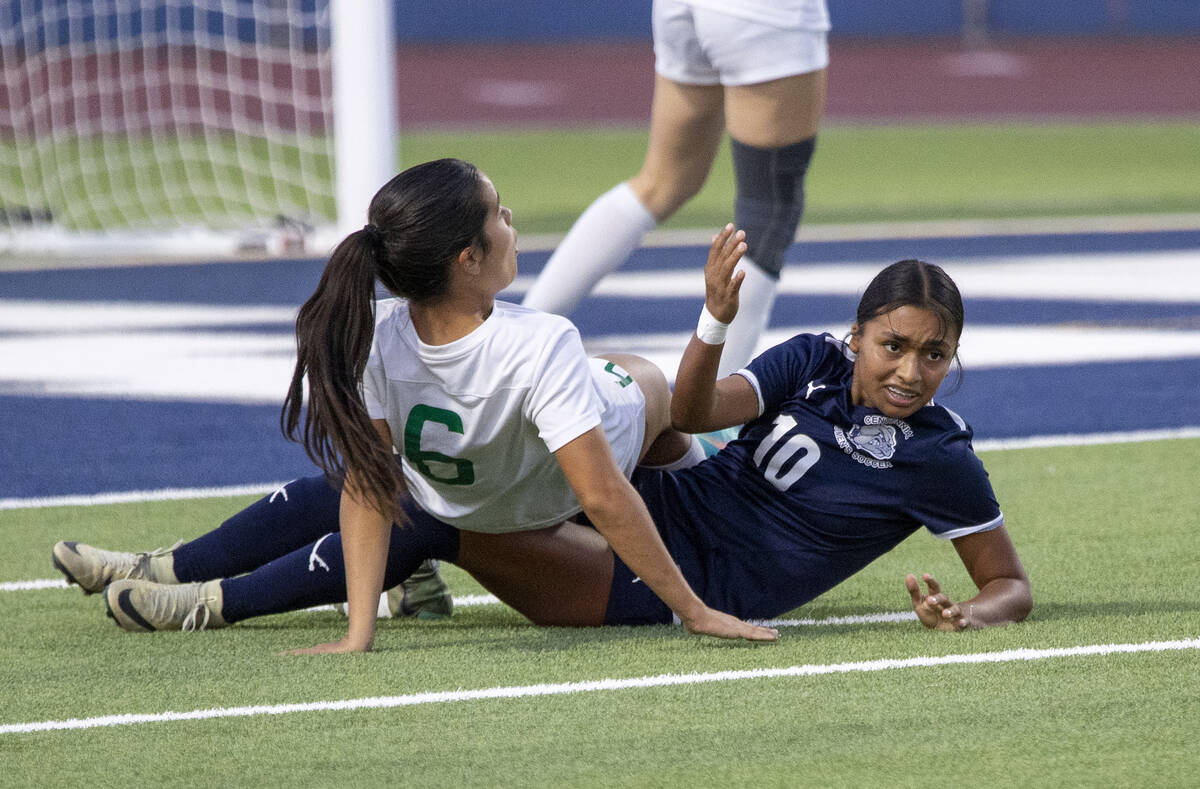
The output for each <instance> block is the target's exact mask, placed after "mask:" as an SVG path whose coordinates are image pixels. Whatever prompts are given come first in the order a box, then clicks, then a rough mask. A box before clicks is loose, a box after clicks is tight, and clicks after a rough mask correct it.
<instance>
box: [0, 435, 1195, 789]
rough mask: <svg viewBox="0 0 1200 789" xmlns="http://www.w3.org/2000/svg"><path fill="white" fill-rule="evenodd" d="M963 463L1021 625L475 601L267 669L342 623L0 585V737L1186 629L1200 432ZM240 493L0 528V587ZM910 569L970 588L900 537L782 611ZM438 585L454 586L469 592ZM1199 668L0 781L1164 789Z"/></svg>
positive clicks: (393, 731) (92, 761)
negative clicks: (578, 614)
mask: <svg viewBox="0 0 1200 789" xmlns="http://www.w3.org/2000/svg"><path fill="white" fill-rule="evenodd" d="M983 460H984V462H985V464H986V465H987V466H988V468H989V470H990V472H991V476H992V481H993V484H994V486H995V489H996V492H997V495H998V497H999V499H1000V501H1001V504H1002V506H1003V508H1004V510H1005V514H1006V517H1007V521H1008V525H1009V529H1010V531H1011V533H1012V536H1013V539H1014V541H1015V543H1016V545H1017V548H1018V550H1019V552H1020V554H1021V556H1022V558H1023V560H1024V562H1025V564H1026V566H1027V569H1028V571H1029V573H1030V576H1031V578H1032V580H1033V585H1034V593H1035V600H1036V605H1035V609H1034V612H1033V615H1032V616H1031V617H1030V619H1029V620H1028V621H1027V622H1025V623H1023V624H1020V625H1016V626H1011V627H1007V628H998V629H992V630H986V631H978V632H969V633H958V634H948V633H933V632H927V631H925V630H924V629H922V628H921V627H920V626H919V625H917V624H916V623H915V622H912V621H901V622H895V623H871V622H867V623H859V624H842V625H829V624H825V625H809V626H794V627H786V628H784V630H783V638H782V640H781V641H780V642H779V643H778V644H775V645H769V646H750V645H745V644H732V643H725V642H718V641H715V640H708V639H701V638H695V637H689V636H687V635H685V634H684V633H683V632H681V631H680V630H679V629H678V628H674V627H653V628H608V629H597V630H569V629H540V628H536V627H533V626H531V625H529V624H527V623H525V622H524V621H523V620H522V619H521V618H520V617H519V616H518V615H516V614H515V613H514V612H512V611H511V610H509V609H507V608H505V607H503V606H499V605H480V606H472V607H463V608H460V609H459V611H458V612H456V614H455V615H454V617H453V618H452V619H450V620H448V621H445V622H436V623H418V622H409V621H394V620H389V621H385V622H383V623H382V624H381V630H380V633H379V637H378V642H377V644H378V651H377V652H376V653H374V654H371V655H356V656H342V657H324V658H299V657H283V656H281V653H282V652H283V651H284V650H286V649H289V648H292V647H298V646H304V645H308V644H312V643H316V642H318V641H320V640H325V639H330V638H333V637H335V636H337V635H338V634H339V632H340V631H341V629H342V628H343V627H344V620H343V619H342V618H341V617H340V616H339V615H337V614H336V613H333V612H302V613H295V614H287V615H281V616H275V617H266V618H263V619H259V620H255V621H251V622H247V623H242V624H239V625H237V626H234V627H232V628H228V629H225V630H221V631H215V632H210V633H196V634H185V633H161V634H139V635H134V634H128V633H125V632H123V631H120V630H118V629H117V628H116V627H115V626H113V625H112V623H111V622H109V621H108V620H107V619H106V618H105V617H104V611H103V604H102V603H101V602H100V601H99V600H98V599H97V598H94V597H90V598H85V597H83V596H82V595H81V594H80V592H79V590H78V589H75V588H72V589H69V590H63V589H43V590H35V591H0V611H3V617H2V621H3V633H4V638H3V641H2V646H0V688H3V689H4V692H3V693H2V694H0V726H3V725H11V724H22V723H36V722H41V721H66V720H70V719H87V718H93V717H100V716H113V715H122V714H154V713H163V712H189V711H192V710H214V709H219V708H239V707H247V706H252V705H264V706H271V705H280V704H301V703H309V702H333V701H337V700H355V699H370V698H376V697H396V696H402V695H406V694H417V693H425V692H431V691H435V692H436V691H458V690H466V691H470V690H477V689H486V688H498V687H520V688H524V687H527V686H537V685H543V684H553V683H572V682H581V681H590V680H600V679H605V678H613V679H623V678H636V677H657V676H660V675H665V674H691V673H696V672H700V673H707V672H722V671H739V670H747V669H779V668H786V667H791V666H826V665H835V664H844V663H847V662H851V661H879V660H882V659H910V658H916V657H921V656H945V655H966V654H986V653H1000V652H1004V651H1007V650H1014V649H1019V648H1028V649H1035V650H1037V649H1051V648H1071V647H1079V646H1087V645H1097V644H1114V643H1115V644H1126V643H1142V642H1157V641H1171V640H1179V639H1195V638H1197V637H1198V636H1200V597H1198V596H1197V594H1196V590H1197V589H1200V562H1197V561H1196V550H1195V545H1196V539H1195V535H1196V529H1197V526H1200V520H1198V516H1197V513H1198V512H1200V493H1198V492H1197V488H1196V485H1195V469H1196V468H1197V465H1198V461H1200V440H1174V441H1162V442H1153V443H1133V444H1116V445H1105V446H1088V447H1063V448H1055V449H1037V450H1032V449H1028V450H1009V451H994V452H987V453H983ZM248 501H249V499H246V498H239V499H202V500H193V501H181V502H166V503H148V504H125V505H114V506H97V507H80V508H75V507H61V508H45V509H28V510H8V511H0V533H3V534H4V535H5V536H6V538H7V542H6V549H7V551H6V552H7V559H6V561H5V562H3V564H0V582H15V581H28V580H31V579H39V578H49V577H52V576H54V575H55V573H54V571H53V569H52V568H51V565H50V561H49V550H50V546H51V545H52V544H53V542H54V541H55V540H57V539H62V538H69V539H79V540H83V541H86V542H93V543H96V544H99V545H103V546H105V547H111V548H126V549H147V548H150V547H153V546H156V545H164V544H170V543H171V542H173V541H174V540H175V539H177V538H188V537H193V536H196V535H198V534H200V533H202V532H204V531H206V530H207V529H209V528H211V527H212V526H214V525H216V524H217V523H219V522H220V520H222V519H223V518H224V517H225V516H227V515H228V514H229V513H231V512H233V511H235V510H236V509H238V508H239V507H241V506H243V505H244V504H245V503H247V502H248ZM922 571H928V572H932V573H934V574H935V575H936V576H938V577H939V578H940V579H941V580H942V581H943V583H944V585H945V587H946V588H947V589H948V591H949V592H950V593H951V594H954V595H958V596H965V595H967V594H968V593H969V591H970V582H969V580H968V579H967V578H966V576H965V573H964V571H963V569H962V566H961V564H960V562H959V561H958V559H957V556H956V554H955V553H954V551H953V549H952V548H951V547H950V546H949V545H948V544H946V543H943V542H941V541H938V540H935V539H934V538H932V537H929V536H927V535H926V534H924V533H918V534H916V535H914V536H913V537H912V538H910V539H909V540H907V541H906V542H905V543H903V544H902V545H901V546H899V548H897V549H896V550H895V551H893V552H892V553H890V554H888V555H886V556H884V557H883V558H881V559H880V560H879V561H877V562H876V563H875V564H873V565H871V566H870V567H868V568H867V569H866V570H865V571H863V572H862V573H860V574H859V575H857V576H855V577H854V578H852V579H850V580H849V581H848V582H846V583H845V584H843V585H842V586H840V587H838V588H836V589H834V590H833V591H831V592H830V593H828V594H827V595H825V596H824V597H822V598H820V599H818V600H817V601H815V602H813V603H812V604H810V605H808V606H805V607H804V608H802V609H800V610H799V611H797V612H795V616H798V617H808V618H813V619H816V620H821V619H825V618H828V617H833V616H838V617H845V616H853V615H859V614H877V613H883V612H903V611H907V610H908V608H909V605H908V599H907V593H906V592H905V591H904V588H903V580H902V579H903V576H904V574H905V573H906V572H922ZM448 577H449V579H450V582H451V584H452V586H453V587H454V590H455V592H456V593H457V594H474V593H478V592H479V591H480V590H479V588H478V587H477V586H475V585H474V584H473V582H471V581H470V579H468V578H466V577H465V576H463V575H462V574H461V573H458V572H457V571H456V570H453V568H451V571H450V573H448ZM876 667H877V668H879V664H876ZM1198 675H1200V650H1197V649H1196V648H1190V649H1182V650H1173V651H1162V652H1144V653H1135V654H1111V655H1078V656H1051V657H1045V658H1044V659H1040V660H1006V661H1003V662H994V663H981V664H970V663H966V664H952V665H941V666H932V667H928V666H914V667H902V668H894V669H887V668H880V670H876V671H871V672H862V671H859V672H841V673H832V674H827V675H815V676H796V677H776V678H762V679H754V678H743V679H729V680H724V681H712V682H707V683H703V684H684V685H677V686H666V687H660V686H652V687H643V688H630V689H618V690H593V691H588V692H577V693H571V694H561V695H549V696H526V697H520V698H487V699H467V700H460V701H442V702H438V701H432V702H430V703H425V704H419V705H409V706H393V707H385V708H379V709H355V710H312V711H295V712H287V713H283V714H274V715H267V714H259V715H248V716H244V717H233V718H226V719H216V720H182V721H164V722H148V723H130V724H127V725H117V726H111V727H103V728H86V729H67V730H54V731H40V732H32V733H10V732H5V733H0V762H2V763H3V765H4V768H3V771H2V772H0V785H5V786H49V785H85V786H90V787H104V786H130V785H134V786H136V785H145V784H154V785H170V786H206V785H219V784H225V785H262V786H280V785H291V786H328V785H364V786H384V785H387V786H429V785H437V786H481V787H483V786H683V785H687V786H694V787H700V786H714V787H715V786H720V787H724V786H750V785H755V786H789V787H790V786H847V787H850V786H864V785H889V786H914V787H918V786H919V787H927V786H930V785H934V786H937V785H947V786H989V785H1003V786H1013V785H1015V786H1047V787H1049V786H1054V787H1061V786H1127V785H1144V786H1187V785H1195V781H1196V775H1197V774H1198V773H1200V755H1197V751H1196V749H1195V736H1196V733H1197V732H1198V731H1200V683H1198V682H1197V681H1196V677H1197V676H1198Z"/></svg>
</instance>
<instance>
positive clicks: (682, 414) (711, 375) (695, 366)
mask: <svg viewBox="0 0 1200 789" xmlns="http://www.w3.org/2000/svg"><path fill="white" fill-rule="evenodd" d="M722 348H724V346H723V345H709V344H708V343H706V342H703V341H702V340H700V339H699V338H698V337H696V336H695V335H693V336H692V339H691V342H689V343H688V345H687V348H686V349H685V350H684V352H683V358H682V359H680V361H679V371H678V372H677V373H676V375H675V390H674V393H673V394H672V395H671V423H672V426H673V427H674V428H675V429H676V430H682V431H684V432H686V433H703V432H706V431H708V430H715V429H717V428H716V427H714V426H713V418H712V416H713V412H714V411H715V410H716V404H717V388H716V380H717V367H718V366H719V365H720V363H721V350H722ZM721 427H725V425H721Z"/></svg>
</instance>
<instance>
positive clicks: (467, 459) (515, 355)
mask: <svg viewBox="0 0 1200 789" xmlns="http://www.w3.org/2000/svg"><path fill="white" fill-rule="evenodd" d="M617 370H619V368H617ZM610 377H611V378H612V379H613V383H614V386H617V387H618V388H619V389H620V390H621V391H620V392H617V393H615V397H616V399H617V400H621V399H624V401H625V402H624V404H623V405H624V406H627V405H628V403H630V402H634V401H633V400H630V398H636V403H637V404H638V405H639V406H640V404H641V403H642V402H643V401H642V400H641V393H640V390H638V388H637V385H636V384H633V383H632V382H631V381H630V380H629V379H628V378H626V377H624V376H623V374H621V375H619V374H618V373H617V372H615V371H614V372H612V374H611V375H610ZM606 389H607V387H606ZM363 398H364V402H365V403H366V406H367V412H368V413H369V414H370V416H371V418H372V419H385V420H387V423H388V427H389V428H391V432H392V441H393V442H394V444H395V449H396V451H397V452H398V453H399V454H400V456H401V459H402V466H403V469H404V479H405V481H406V482H407V484H408V488H409V491H410V492H411V493H412V495H413V497H414V498H415V499H416V501H417V503H419V504H420V505H421V507H422V508H423V509H425V510H426V511H427V512H429V513H430V514H431V515H433V516H434V517H436V518H439V519H440V520H443V521H445V522H446V523H449V524H451V525H452V526H456V527H458V528H461V529H466V530H470V531H483V532H508V531H521V530H526V529H535V528H540V527H542V526H547V525H551V524H554V523H559V522H561V521H563V520H566V519H567V518H569V517H570V516H572V515H574V514H576V513H578V512H579V511H580V509H581V508H580V505H579V501H578V499H577V498H576V497H575V494H574V492H573V491H572V490H571V488H570V486H569V485H568V483H567V480H566V477H565V476H564V475H563V473H562V470H561V468H560V467H559V465H558V462H557V461H556V460H555V458H554V456H553V454H552V453H553V452H555V451H557V450H558V449H559V448H561V447H562V446H563V445H564V444H566V443H568V442H569V441H571V440H572V439H575V438H578V437H579V436H580V435H582V434H583V433H585V432H587V431H588V430H591V429H592V428H594V427H596V426H597V425H600V424H601V423H602V419H603V420H604V421H605V422H606V424H605V427H606V428H608V431H607V432H608V433H609V439H610V443H612V444H613V449H614V454H615V455H616V456H617V459H618V463H621V464H622V465H624V466H625V471H626V473H627V474H628V473H630V472H631V471H632V466H633V463H635V462H636V459H637V451H638V449H640V446H641V441H642V433H643V432H644V424H643V422H642V418H643V417H642V416H641V409H640V408H638V409H632V410H637V411H638V418H637V419H635V420H631V419H628V418H626V419H625V422H624V424H621V425H619V426H614V425H611V424H607V423H608V422H611V421H613V420H611V419H607V418H605V417H606V414H605V412H606V409H607V410H608V411H613V410H616V409H614V408H612V407H611V406H612V405H613V404H612V403H610V402H609V401H610V400H612V399H613V398H612V397H610V396H609V394H608V393H607V392H605V391H599V390H598V388H597V384H596V383H594V382H593V377H592V372H591V369H590V367H589V363H588V359H587V356H586V355H585V353H584V350H583V343H582V342H581V340H580V338H579V332H578V330H577V329H576V328H575V326H574V325H573V324H572V323H571V322H570V321H568V320H567V319H566V318H562V317H560V316H557V315H548V314H546V313H542V312H538V311H536V310H532V309H528V308H525V307H520V306H517V305H515V304H509V303H507V302H501V301H497V302H495V307H494V309H493V310H492V314H491V315H490V316H488V318H487V320H485V321H484V322H483V324H482V325H481V326H480V327H479V328H477V329H475V330H474V331H472V332H471V333H470V334H468V335H467V336H466V337H462V338H461V339H458V340H455V341H454V342H452V343H449V344H446V345H438V346H431V345H426V344H425V343H423V342H421V340H420V338H419V337H417V333H416V331H415V330H414V329H413V326H412V321H411V319H410V317H409V312H408V304H407V303H406V302H404V301H403V300H399V299H391V300H386V301H381V302H379V306H378V308H377V314H376V327H375V341H374V344H373V346H372V348H371V356H370V360H369V361H368V363H367V370H366V373H365V375H364V379H363ZM624 410H625V412H626V413H628V412H629V411H630V410H631V409H629V408H627V407H625V408H624ZM635 422H636V424H633V423H635Z"/></svg>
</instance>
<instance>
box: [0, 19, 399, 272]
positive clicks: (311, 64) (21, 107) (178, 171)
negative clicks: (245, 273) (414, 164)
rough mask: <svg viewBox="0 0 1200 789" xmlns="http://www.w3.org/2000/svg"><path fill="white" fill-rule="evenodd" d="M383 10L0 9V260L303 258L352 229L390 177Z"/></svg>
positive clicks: (390, 106) (390, 104) (391, 111)
mask: <svg viewBox="0 0 1200 789" xmlns="http://www.w3.org/2000/svg"><path fill="white" fill-rule="evenodd" d="M390 2H391V0H138V1H137V2H134V1H133V0H13V1H12V2H6V3H3V4H0V8H3V9H4V10H3V11H0V14H3V17H2V18H0V64H2V67H3V72H4V78H3V84H0V251H5V250H7V251H8V252H10V253H21V252H28V253H33V254H39V253H40V254H45V253H56V252H60V253H73V252H84V253H102V252H105V251H108V252H111V253H113V254H120V253H122V252H127V253H138V252H142V253H145V254H163V255H168V254H174V253H178V254H183V255H187V256H197V255H223V254H236V253H238V252H251V253H259V254H261V253H264V252H265V253H282V252H296V251H298V250H304V249H305V248H307V249H308V250H309V251H313V250H314V247H315V245H319V244H323V243H327V242H328V241H329V240H330V239H331V238H335V237H336V234H337V233H338V232H339V231H340V230H342V229H344V228H346V227H348V226H353V225H354V224H355V223H357V224H359V225H361V224H362V223H363V222H364V221H365V213H366V201H367V200H369V198H370V196H371V194H372V193H373V192H374V190H375V189H377V188H378V187H379V186H380V185H382V183H383V182H384V181H385V180H386V179H387V178H388V177H390V175H391V174H392V169H393V167H394V153H393V148H394V145H395V139H394V133H395V105H394V98H392V96H393V93H394V91H392V87H393V85H394V78H393V76H392V71H393V69H394V59H393V53H392V51H391V40H392V37H391V29H390V28H391V14H390V9H389V3H390ZM342 41H348V42H349V45H348V46H344V45H342ZM339 55H341V56H343V60H342V61H339V60H338V57H339ZM335 104H336V108H335ZM339 113H345V115H346V117H347V119H348V122H349V123H353V124H356V125H359V130H358V131H347V130H346V128H345V127H344V126H342V125H341V121H340V119H339V117H338V115H339ZM363 124H365V125H368V126H371V128H367V129H362V128H361V126H362V125H363ZM339 131H340V132H341V134H340V135H339ZM339 136H341V137H343V138H347V139H343V140H341V144H339V140H338V137H339ZM349 138H353V139H349ZM347 179H348V182H347ZM347 195H349V197H347ZM347 200H348V201H349V202H350V205H346V204H345V202H346V201H347ZM356 214H361V216H359V215H356ZM317 251H320V252H322V253H323V252H324V251H326V250H325V249H318V250H317Z"/></svg>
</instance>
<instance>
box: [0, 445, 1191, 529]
mask: <svg viewBox="0 0 1200 789" xmlns="http://www.w3.org/2000/svg"><path fill="white" fill-rule="evenodd" d="M1187 438H1200V425H1194V426H1187V427H1179V428H1164V429H1162V430H1127V431H1118V432H1112V433H1076V434H1062V435H1051V436H1022V437H1018V438H992V439H980V440H977V441H975V442H974V444H975V449H976V451H978V452H1001V451H1005V450H1010V449H1044V448H1048V447H1074V446H1095V445H1099V444H1128V443H1135V442H1139V441H1165V440H1171V439H1187ZM285 484H287V483H286V482H264V483H262V484H254V485H230V486H227V487H213V488H163V489H160V490H131V491H124V492H116V493H94V494H79V495H73V496H40V497H34V498H12V499H0V510H23V509H36V508H39V507H95V506H99V505H103V504H136V503H140V502H144V501H177V500H184V499H215V498H223V497H226V496H250V495H258V496H265V495H266V494H268V493H270V492H272V491H274V490H278V489H279V488H280V487H281V486H282V485H285Z"/></svg>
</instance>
